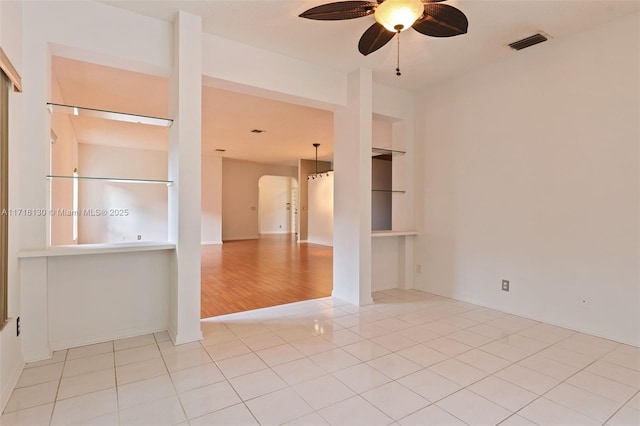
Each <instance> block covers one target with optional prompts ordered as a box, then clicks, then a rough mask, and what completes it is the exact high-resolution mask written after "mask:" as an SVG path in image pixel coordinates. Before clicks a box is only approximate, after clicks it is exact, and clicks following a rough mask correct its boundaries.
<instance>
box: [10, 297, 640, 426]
mask: <svg viewBox="0 0 640 426" xmlns="http://www.w3.org/2000/svg"><path fill="white" fill-rule="evenodd" d="M375 300H376V303H375V304H374V305H370V306H364V307H360V308H358V307H355V306H352V305H348V304H345V303H343V302H341V301H339V300H336V299H331V298H324V299H317V300H311V301H307V302H301V303H295V304H291V305H284V306H279V307H274V308H267V309H261V310H257V311H251V312H244V313H240V314H233V315H227V316H224V317H217V318H212V319H208V320H203V322H202V329H203V332H204V335H205V339H204V340H203V341H201V342H195V343H189V344H185V345H181V346H173V345H172V344H171V342H170V341H169V337H168V335H167V333H166V332H165V333H156V334H155V335H147V336H140V337H133V338H129V339H123V340H116V341H113V342H106V343H100V344H96V345H90V346H85V347H80V348H73V349H68V350H63V351H58V352H56V353H55V354H54V356H53V358H52V359H50V360H47V361H42V362H38V363H33V364H29V365H27V366H26V368H25V370H24V372H23V374H22V376H21V378H20V381H19V383H18V386H17V388H16V389H15V391H14V392H13V394H12V396H11V398H10V400H9V403H8V405H7V407H6V409H5V412H4V414H3V415H2V417H0V423H1V424H2V425H3V426H8V425H28V426H33V425H48V424H51V425H62V424H74V425H118V424H120V425H153V426H157V425H165V424H166V425H187V424H191V425H256V424H261V425H279V424H291V425H326V424H331V425H366V426H372V425H388V424H395V425H402V426H408V425H421V426H422V425H464V424H469V425H494V424H501V425H534V424H538V425H581V426H582V425H603V424H606V425H610V426H617V425H633V426H637V425H640V394H639V390H640V349H638V348H636V347H632V346H628V345H624V344H620V343H616V342H612V341H610V340H605V339H601V338H597V337H593V336H589V335H586V334H582V333H577V332H573V331H570V330H567V329H564V328H559V327H555V326H552V325H548V324H543V323H539V322H536V321H531V320H528V319H525V318H521V317H517V316H513V315H508V314H505V313H503V312H498V311H495V310H491V309H486V308H482V307H479V306H474V305H470V304H468V303H463V302H458V301H455V300H452V299H447V298H443V297H438V296H434V295H431V294H428V293H423V292H419V291H415V290H409V291H405V290H389V291H384V292H379V293H376V294H375Z"/></svg>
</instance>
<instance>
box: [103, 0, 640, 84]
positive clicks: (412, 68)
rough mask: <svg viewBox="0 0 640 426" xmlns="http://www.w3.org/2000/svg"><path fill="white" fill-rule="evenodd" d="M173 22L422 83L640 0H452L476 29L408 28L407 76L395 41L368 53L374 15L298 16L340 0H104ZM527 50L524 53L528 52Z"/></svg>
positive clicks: (386, 79) (581, 26) (382, 77)
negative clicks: (435, 31) (183, 15)
mask: <svg viewBox="0 0 640 426" xmlns="http://www.w3.org/2000/svg"><path fill="white" fill-rule="evenodd" d="M101 1H102V2H104V3H108V4H111V5H113V6H117V7H120V8H124V9H127V10H131V11H134V12H137V13H141V14H143V15H147V16H150V17H154V18H158V19H162V20H165V21H168V22H170V21H172V19H173V17H174V16H175V14H176V12H177V11H178V9H181V10H184V11H186V12H189V13H192V14H195V15H199V16H201V17H202V18H203V30H204V31H205V32H207V33H210V34H215V35H218V36H221V37H224V38H227V39H231V40H235V41H239V42H242V43H245V44H249V45H252V46H256V47H260V48H263V49H267V50H270V51H273V52H277V53H281V54H283V55H287V56H290V57H293V58H298V59H301V60H304V61H308V62H311V63H316V64H319V65H322V66H325V67H329V68H334V69H336V70H339V71H343V72H348V71H352V70H355V69H357V68H359V67H365V68H371V69H373V71H374V79H375V80H376V81H378V82H380V83H383V84H386V85H389V86H394V87H400V88H404V89H412V90H414V89H419V88H423V87H426V86H429V85H431V84H435V83H437V82H439V81H442V80H443V79H448V78H451V77H453V76H457V75H460V74H463V73H465V72H468V71H470V70H472V69H474V68H478V67H481V66H483V65H486V64H488V63H490V62H495V61H498V60H501V59H503V58H506V57H508V56H509V55H515V54H518V53H516V52H514V51H512V50H511V49H510V48H509V47H508V46H507V45H508V44H509V43H511V42H513V41H516V40H519V39H521V38H523V37H526V36H529V35H531V34H533V33H534V32H536V31H539V30H541V31H544V32H546V33H548V34H550V35H551V36H552V37H554V39H556V40H561V39H562V38H564V37H566V36H568V35H570V34H572V33H575V32H579V31H583V30H585V29H588V28H590V27H593V26H594V25H598V24H600V23H602V22H605V21H608V20H611V19H613V18H616V17H619V16H622V15H625V14H629V13H633V12H637V11H638V10H639V8H638V6H639V4H640V2H638V1H637V0H626V1H619V0H449V1H446V2H445V3H446V4H449V5H452V6H455V7H457V8H459V9H460V10H462V11H463V12H464V13H465V14H466V15H467V18H468V19H469V32H468V34H465V35H461V36H457V37H452V38H434V37H427V36H424V35H422V34H419V33H417V32H416V31H413V30H408V31H405V32H403V33H402V34H401V54H400V61H401V69H402V76H400V77H397V76H396V75H395V60H396V45H395V40H392V42H390V43H389V44H387V45H386V46H384V47H383V48H381V49H380V50H378V51H377V52H374V53H372V54H371V55H369V56H367V57H364V56H362V55H361V54H360V53H359V52H358V49H357V45H358V40H359V38H360V36H361V34H362V33H363V32H364V31H365V30H366V29H367V28H368V27H369V26H370V25H371V24H372V23H373V22H374V19H373V17H372V16H367V17H363V18H357V19H352V20H348V21H311V20H308V19H302V18H299V17H298V15H299V14H300V13H301V12H303V11H305V10H307V9H309V8H311V7H313V6H317V5H320V4H324V3H329V2H331V1H335V0H205V1H202V0H201V1H193V0H160V1H153V0H126V1H123V0H101ZM520 54H522V53H520Z"/></svg>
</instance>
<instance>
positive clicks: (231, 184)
mask: <svg viewBox="0 0 640 426" xmlns="http://www.w3.org/2000/svg"><path fill="white" fill-rule="evenodd" d="M265 175H272V176H287V177H295V176H296V175H297V170H296V168H295V167H288V166H275V165H271V164H261V163H253V162H250V161H240V160H231V159H227V158H224V159H223V161H222V239H223V240H225V241H226V240H245V239H255V238H258V234H259V232H258V181H259V180H260V178H261V177H262V176H265Z"/></svg>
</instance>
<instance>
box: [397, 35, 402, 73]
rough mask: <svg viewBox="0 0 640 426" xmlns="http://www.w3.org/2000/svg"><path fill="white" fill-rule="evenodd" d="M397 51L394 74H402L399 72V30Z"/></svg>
mask: <svg viewBox="0 0 640 426" xmlns="http://www.w3.org/2000/svg"><path fill="white" fill-rule="evenodd" d="M397 50H398V52H397V56H396V75H398V76H399V75H402V74H401V73H400V30H398V49H397Z"/></svg>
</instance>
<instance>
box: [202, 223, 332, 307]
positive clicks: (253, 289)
mask: <svg viewBox="0 0 640 426" xmlns="http://www.w3.org/2000/svg"><path fill="white" fill-rule="evenodd" d="M201 284H202V285H201V287H202V290H201V291H202V302H201V309H200V315H201V318H208V317H212V316H217V315H223V314H229V313H233V312H240V311H247V310H250V309H257V308H265V307H268V306H275V305H282V304H284V303H291V302H298V301H301V300H308V299H315V298H318V297H325V296H330V295H331V290H332V288H333V248H332V247H328V246H321V245H317V244H307V243H303V244H298V243H297V242H296V240H295V235H268V236H263V237H262V238H260V239H257V240H243V241H228V242H225V243H224V244H222V245H221V246H220V245H208V246H202V276H201Z"/></svg>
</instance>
